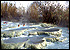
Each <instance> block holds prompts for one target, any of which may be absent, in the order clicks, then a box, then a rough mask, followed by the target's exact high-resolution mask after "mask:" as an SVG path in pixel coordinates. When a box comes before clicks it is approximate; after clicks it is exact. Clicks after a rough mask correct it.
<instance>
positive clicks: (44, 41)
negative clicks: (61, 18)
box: [1, 22, 67, 49]
mask: <svg viewBox="0 0 70 50" xmlns="http://www.w3.org/2000/svg"><path fill="white" fill-rule="evenodd" d="M18 24H19V23H13V22H7V24H3V22H2V23H1V46H2V47H1V48H2V49H45V47H46V46H47V45H50V44H51V42H53V43H55V42H57V41H59V42H63V41H65V40H67V38H63V39H60V37H61V36H62V29H60V28H55V27H56V25H51V24H46V23H37V24H36V23H27V24H26V26H23V25H22V24H21V25H20V27H18V26H17V25H18ZM6 26H7V27H6ZM8 26H9V27H8ZM4 27H5V28H4ZM23 35H24V36H23Z"/></svg>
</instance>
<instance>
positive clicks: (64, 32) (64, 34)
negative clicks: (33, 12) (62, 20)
mask: <svg viewBox="0 0 70 50" xmlns="http://www.w3.org/2000/svg"><path fill="white" fill-rule="evenodd" d="M9 24H10V26H11V27H12V26H16V25H18V24H19V23H17V24H15V23H11V22H10V23H9ZM9 24H3V23H1V26H4V27H2V28H7V27H9ZM26 26H28V25H26ZM26 26H25V27H26ZM16 28H17V27H16ZM20 28H22V25H21V26H20ZM55 28H58V29H62V35H61V37H60V38H62V37H66V38H67V40H65V41H63V42H59V41H57V42H54V43H53V42H52V43H51V44H50V45H47V46H46V48H45V49H69V30H68V28H67V27H55ZM25 33H27V34H22V35H20V36H19V37H12V38H20V37H37V36H41V37H46V35H30V36H28V32H25ZM5 39H9V38H4V40H5Z"/></svg>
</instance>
